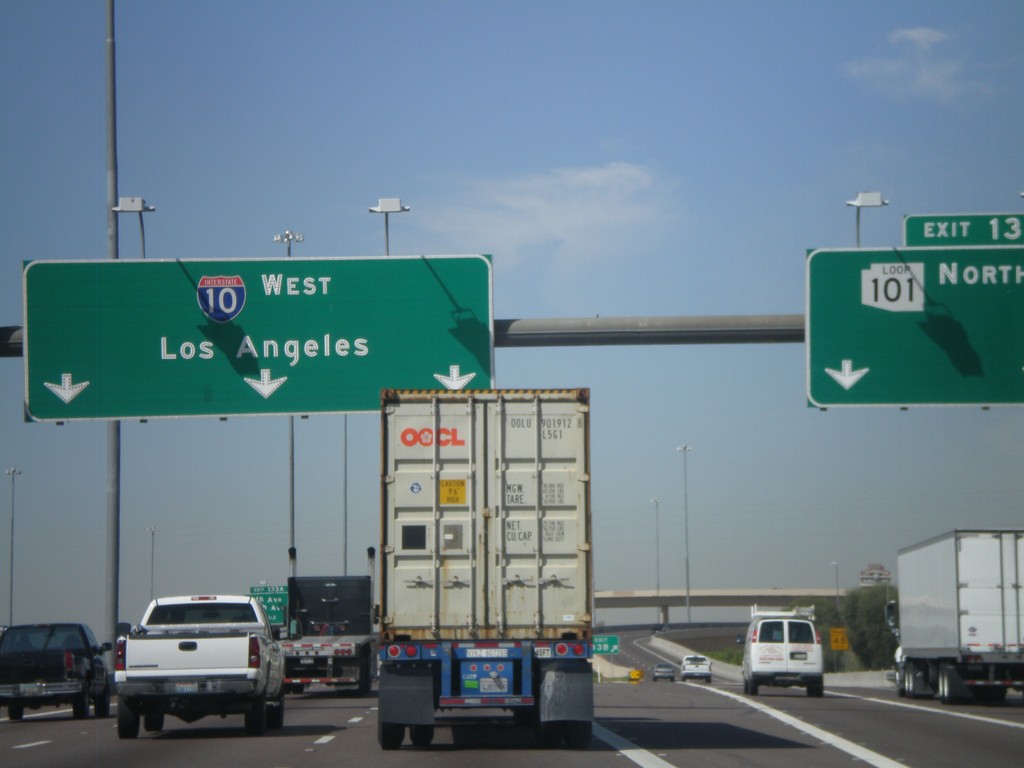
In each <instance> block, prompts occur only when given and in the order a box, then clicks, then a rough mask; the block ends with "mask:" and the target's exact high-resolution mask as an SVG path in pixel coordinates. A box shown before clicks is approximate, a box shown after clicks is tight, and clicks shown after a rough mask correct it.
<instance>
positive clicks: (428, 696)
mask: <svg viewBox="0 0 1024 768" xmlns="http://www.w3.org/2000/svg"><path fill="white" fill-rule="evenodd" d="M377 695H378V702H377V707H378V710H379V711H378V717H379V718H380V721H381V722H383V723H399V724H402V725H433V724H434V673H433V671H432V669H431V668H430V667H429V666H427V665H424V666H411V665H402V666H396V665H393V664H381V665H380V682H379V690H378V694H377Z"/></svg>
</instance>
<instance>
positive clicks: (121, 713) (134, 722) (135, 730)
mask: <svg viewBox="0 0 1024 768" xmlns="http://www.w3.org/2000/svg"><path fill="white" fill-rule="evenodd" d="M138 735H139V713H138V712H136V711H135V710H134V709H132V708H131V707H129V706H128V703H127V702H125V701H119V702H118V703H117V736H118V738H121V739H134V738H136V737H137V736H138Z"/></svg>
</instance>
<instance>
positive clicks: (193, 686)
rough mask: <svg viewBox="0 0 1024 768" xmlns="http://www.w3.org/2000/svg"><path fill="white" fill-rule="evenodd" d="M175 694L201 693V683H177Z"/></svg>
mask: <svg viewBox="0 0 1024 768" xmlns="http://www.w3.org/2000/svg"><path fill="white" fill-rule="evenodd" d="M174 692H175V693H199V683H175V684H174Z"/></svg>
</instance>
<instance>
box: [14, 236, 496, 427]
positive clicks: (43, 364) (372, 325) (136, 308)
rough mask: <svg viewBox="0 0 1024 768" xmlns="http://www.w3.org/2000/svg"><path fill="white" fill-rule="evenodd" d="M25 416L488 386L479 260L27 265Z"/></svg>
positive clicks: (333, 406) (306, 401)
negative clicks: (390, 390)
mask: <svg viewBox="0 0 1024 768" xmlns="http://www.w3.org/2000/svg"><path fill="white" fill-rule="evenodd" d="M23 282H24V306H25V322H24V329H25V331H24V333H25V335H24V358H25V393H26V394H25V401H26V409H25V413H26V419H27V420H33V421H73V420H78V419H128V418H140V419H145V418H159V417H176V416H219V417H224V416H241V415H268V414H312V413H343V412H349V411H375V410H377V409H378V408H379V407H380V390H381V389H385V388H395V389H442V388H448V389H491V388H493V386H494V380H493V367H494V366H493V357H494V331H493V328H494V318H493V307H492V303H493V302H492V293H493V292H492V270H491V261H490V258H489V257H487V256H476V255H473V256H407V257H402V256H392V257H389V258H384V257H381V258H323V259H300V258H293V259H287V260H284V259H258V260H231V259H218V260H209V261H203V260H184V259H183V260H173V261H118V260H103V261H31V262H27V263H26V264H25V267H24V271H23Z"/></svg>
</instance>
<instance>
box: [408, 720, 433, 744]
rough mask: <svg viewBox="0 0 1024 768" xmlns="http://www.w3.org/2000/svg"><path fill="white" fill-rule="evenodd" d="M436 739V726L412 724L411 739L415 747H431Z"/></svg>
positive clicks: (410, 728) (410, 727)
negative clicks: (431, 743)
mask: <svg viewBox="0 0 1024 768" xmlns="http://www.w3.org/2000/svg"><path fill="white" fill-rule="evenodd" d="M433 740H434V726H432V725H410V726H409V741H411V742H412V743H413V746H415V747H429V746H430V742H432V741H433Z"/></svg>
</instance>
